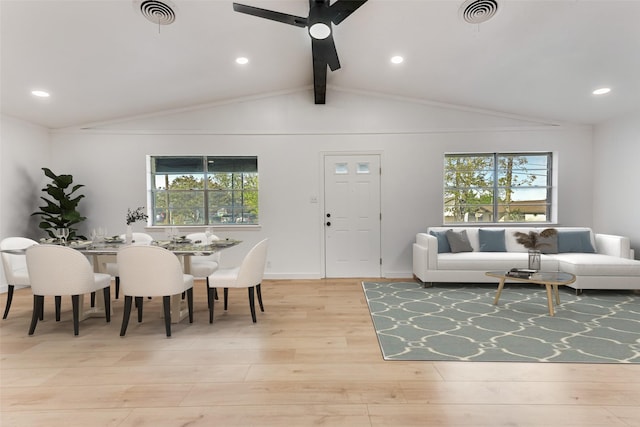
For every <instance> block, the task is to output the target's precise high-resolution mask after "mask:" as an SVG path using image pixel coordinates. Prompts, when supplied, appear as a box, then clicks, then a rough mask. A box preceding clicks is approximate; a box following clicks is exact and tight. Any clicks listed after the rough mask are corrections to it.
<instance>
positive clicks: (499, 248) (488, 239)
mask: <svg viewBox="0 0 640 427" xmlns="http://www.w3.org/2000/svg"><path fill="white" fill-rule="evenodd" d="M478 238H479V240H480V252H506V251H507V247H506V245H505V243H504V228H503V229H500V230H491V229H486V228H481V229H480V230H478Z"/></svg>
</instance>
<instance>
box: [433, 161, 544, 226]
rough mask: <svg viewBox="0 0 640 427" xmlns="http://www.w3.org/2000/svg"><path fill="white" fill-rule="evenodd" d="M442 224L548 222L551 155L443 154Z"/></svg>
mask: <svg viewBox="0 0 640 427" xmlns="http://www.w3.org/2000/svg"><path fill="white" fill-rule="evenodd" d="M444 160H445V165H444V222H445V223H466V222H484V223H494V222H548V221H549V218H550V217H551V153H490V154H446V155H445V158H444Z"/></svg>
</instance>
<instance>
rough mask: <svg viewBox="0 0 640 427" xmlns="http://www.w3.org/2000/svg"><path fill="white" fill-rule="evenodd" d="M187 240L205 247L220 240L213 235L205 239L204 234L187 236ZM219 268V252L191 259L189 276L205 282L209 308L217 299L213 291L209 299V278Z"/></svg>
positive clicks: (205, 235)
mask: <svg viewBox="0 0 640 427" xmlns="http://www.w3.org/2000/svg"><path fill="white" fill-rule="evenodd" d="M186 238H187V239H189V240H191V243H193V244H194V245H196V246H197V245H206V244H210V243H211V242H213V241H216V240H220V238H219V237H218V236H216V235H214V234H211V235H209V236H208V237H207V234H206V233H191V234H187V236H186ZM219 267H220V251H218V252H216V253H214V254H212V255H206V256H193V257H191V274H192V275H193V277H194V278H196V279H205V280H206V282H207V304H208V305H209V306H211V304H213V300H216V299H218V295H217V293H216V292H215V291H214V293H213V299H211V298H209V276H210V275H211V274H213V272H214V271H216V270H217V269H218V268H219Z"/></svg>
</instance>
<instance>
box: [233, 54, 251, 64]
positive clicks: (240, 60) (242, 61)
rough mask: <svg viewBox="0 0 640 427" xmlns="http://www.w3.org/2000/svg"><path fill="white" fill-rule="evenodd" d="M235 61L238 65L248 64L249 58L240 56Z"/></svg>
mask: <svg viewBox="0 0 640 427" xmlns="http://www.w3.org/2000/svg"><path fill="white" fill-rule="evenodd" d="M236 63H237V64H240V65H244V64H248V63H249V58H245V57H244V56H241V57H239V58H236Z"/></svg>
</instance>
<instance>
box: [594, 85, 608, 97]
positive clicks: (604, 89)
mask: <svg viewBox="0 0 640 427" xmlns="http://www.w3.org/2000/svg"><path fill="white" fill-rule="evenodd" d="M609 92H611V88H608V87H601V88H599V89H596V90H594V91H593V92H591V93H593V94H594V95H604V94H606V93H609Z"/></svg>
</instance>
